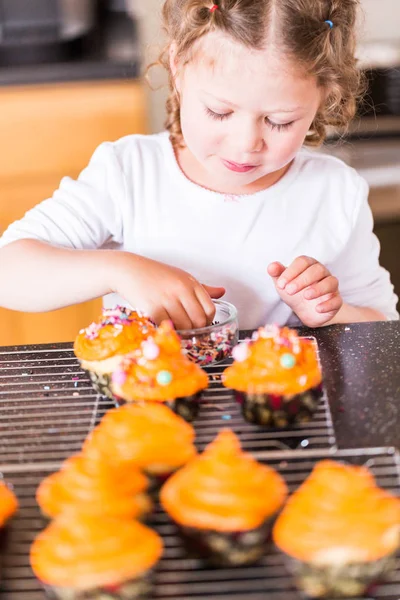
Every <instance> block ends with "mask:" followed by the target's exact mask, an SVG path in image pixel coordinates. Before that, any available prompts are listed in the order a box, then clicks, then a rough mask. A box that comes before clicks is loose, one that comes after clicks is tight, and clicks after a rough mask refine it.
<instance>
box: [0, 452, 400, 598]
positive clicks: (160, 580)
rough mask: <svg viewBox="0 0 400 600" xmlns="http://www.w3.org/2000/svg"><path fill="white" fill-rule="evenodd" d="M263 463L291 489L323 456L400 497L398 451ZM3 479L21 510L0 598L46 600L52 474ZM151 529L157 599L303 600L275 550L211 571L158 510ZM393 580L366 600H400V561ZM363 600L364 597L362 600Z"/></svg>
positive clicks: (302, 455)
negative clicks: (43, 507)
mask: <svg viewBox="0 0 400 600" xmlns="http://www.w3.org/2000/svg"><path fill="white" fill-rule="evenodd" d="M255 456H256V458H257V459H258V460H260V461H262V462H267V463H268V464H269V465H271V466H273V467H274V468H276V469H277V470H278V471H279V472H280V473H281V474H282V475H283V477H284V478H285V480H286V482H287V484H288V487H289V489H290V491H293V490H294V489H296V487H297V486H298V485H299V484H300V483H301V482H302V481H304V479H305V478H306V477H307V476H308V474H309V473H310V471H311V469H312V468H313V466H314V464H315V463H316V461H318V460H321V459H323V458H327V457H329V458H332V459H334V460H340V461H346V462H349V463H352V464H358V465H360V464H364V465H366V466H368V467H369V468H370V469H371V471H372V473H373V474H374V476H375V477H376V479H377V483H378V484H379V485H380V486H381V487H383V488H385V489H387V490H389V491H391V492H392V493H394V494H397V495H399V494H400V460H399V455H398V454H397V452H395V450H394V449H390V448H376V449H369V450H339V451H335V450H330V451H329V450H304V451H302V452H298V451H297V452H296V451H283V452H282V451H281V452H277V451H272V452H259V453H255ZM0 470H1V471H2V474H3V477H4V478H5V479H6V480H7V481H8V482H10V483H12V484H13V486H14V489H15V492H16V494H17V495H18V498H19V501H20V510H19V513H18V514H17V516H16V517H14V518H13V519H12V521H11V525H10V535H9V542H8V548H7V555H6V557H5V565H4V573H3V591H2V592H0V598H1V600H3V599H4V600H6V599H8V598H10V599H12V600H44V598H45V596H44V593H43V592H42V591H41V588H40V584H39V582H38V581H37V580H36V579H35V577H34V576H33V573H32V572H31V569H30V567H29V560H28V555H29V547H30V544H31V542H32V541H33V539H34V537H35V535H36V534H37V532H38V531H39V530H41V529H42V528H43V527H44V521H43V520H42V518H41V516H40V513H39V509H38V507H37V506H36V503H35V499H34V496H35V489H36V487H37V485H38V483H39V481H40V480H41V479H42V478H43V477H45V476H46V475H48V473H49V470H46V469H43V466H42V465H39V464H35V465H30V466H29V470H27V467H25V470H23V469H22V467H19V468H18V469H17V470H15V466H13V465H8V466H4V467H1V469H0ZM152 525H153V526H154V527H155V529H156V530H157V531H158V533H159V534H160V535H162V537H163V540H164V545H165V552H164V556H163V559H162V560H161V562H160V564H159V568H158V569H157V573H156V593H155V598H157V599H159V600H168V599H169V600H171V599H174V600H266V598H268V600H301V596H300V594H299V593H298V592H296V590H295V589H294V588H293V586H292V584H291V581H290V578H289V577H288V573H287V571H286V569H285V566H284V562H283V559H282V556H281V555H280V554H279V553H278V552H277V551H276V550H275V549H274V548H270V549H269V550H268V551H267V552H266V554H265V556H264V557H263V558H262V559H261V560H259V561H258V562H257V563H256V564H255V565H252V566H249V567H235V568H223V569H209V568H206V567H204V566H203V565H202V563H200V561H198V560H196V559H193V558H189V557H188V556H187V555H186V553H185V551H184V549H183V546H182V545H181V542H180V540H179V537H178V536H177V535H176V530H175V527H174V525H173V524H172V523H171V522H170V521H169V519H168V517H167V515H166V514H165V513H163V512H162V511H161V510H160V509H158V510H157V511H156V513H155V515H154V518H153V523H152ZM396 568H397V570H395V571H394V573H392V575H391V578H390V579H388V580H387V581H385V582H384V583H382V584H380V586H379V587H377V588H376V590H375V591H374V595H373V596H368V597H367V598H366V599H363V600H372V598H374V599H380V600H399V598H400V560H397V565H396ZM359 600H360V599H359Z"/></svg>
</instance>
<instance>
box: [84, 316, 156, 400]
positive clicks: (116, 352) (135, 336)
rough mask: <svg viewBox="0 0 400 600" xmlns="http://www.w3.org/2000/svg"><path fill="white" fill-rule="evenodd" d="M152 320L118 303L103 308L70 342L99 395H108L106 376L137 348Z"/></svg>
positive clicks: (150, 328) (108, 380)
mask: <svg viewBox="0 0 400 600" xmlns="http://www.w3.org/2000/svg"><path fill="white" fill-rule="evenodd" d="M154 330H155V326H154V324H153V322H152V321H151V320H150V319H149V318H148V317H146V316H144V315H142V314H141V313H139V312H136V311H130V310H129V309H127V308H125V307H121V306H117V307H115V308H112V309H103V314H102V317H101V318H100V319H99V320H98V321H97V322H95V323H92V324H91V325H89V327H87V328H86V329H82V330H81V331H80V332H79V334H78V336H77V338H76V340H75V344H74V352H75V355H76V357H77V358H78V359H79V362H80V364H81V367H82V369H85V370H86V371H87V372H88V374H89V377H90V379H91V381H92V384H93V387H94V389H95V390H96V392H98V393H99V394H102V395H104V396H108V397H109V398H112V395H111V392H110V388H109V384H110V375H111V373H112V371H113V370H114V369H115V368H116V367H117V365H118V362H119V361H120V359H121V356H124V355H125V354H127V353H128V352H132V350H135V349H136V348H138V347H139V346H140V344H141V342H142V341H143V340H145V339H146V338H147V336H148V335H150V333H152V332H154Z"/></svg>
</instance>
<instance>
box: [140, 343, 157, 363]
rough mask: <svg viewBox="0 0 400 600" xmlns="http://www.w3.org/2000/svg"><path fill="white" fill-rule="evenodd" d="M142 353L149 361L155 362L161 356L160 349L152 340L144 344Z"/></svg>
mask: <svg viewBox="0 0 400 600" xmlns="http://www.w3.org/2000/svg"><path fill="white" fill-rule="evenodd" d="M142 351H143V356H144V358H147V360H155V359H156V358H157V357H158V356H159V355H160V348H159V347H158V346H157V344H155V343H154V342H153V341H152V340H147V341H145V342H142Z"/></svg>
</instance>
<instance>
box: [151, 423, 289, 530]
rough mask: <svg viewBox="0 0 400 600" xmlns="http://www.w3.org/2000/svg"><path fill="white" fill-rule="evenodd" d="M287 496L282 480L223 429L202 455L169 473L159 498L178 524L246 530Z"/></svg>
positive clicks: (260, 521) (260, 520) (252, 527)
mask: <svg viewBox="0 0 400 600" xmlns="http://www.w3.org/2000/svg"><path fill="white" fill-rule="evenodd" d="M286 494H287V488H286V484H285V482H284V481H283V479H282V478H281V476H280V475H279V474H278V473H277V472H276V471H274V470H273V469H271V468H270V467H267V466H265V465H262V464H260V463H258V462H257V461H256V460H254V458H253V457H252V456H250V454H247V453H245V452H243V451H242V450H241V448H240V443H239V440H238V439H237V437H236V436H235V434H234V433H233V432H232V431H230V430H225V431H223V432H221V433H220V434H219V435H218V436H217V438H216V439H215V440H214V441H213V442H212V443H211V444H210V445H209V446H208V447H207V448H206V450H205V451H204V453H203V454H202V455H201V456H199V457H198V458H196V459H194V460H193V461H191V462H190V463H188V464H187V465H186V466H185V467H183V469H181V470H180V471H178V472H177V473H175V474H174V475H172V477H171V478H170V479H169V480H168V481H167V482H166V483H165V484H164V486H163V487H162V489H161V494H160V499H161V504H162V505H163V507H164V509H165V510H166V511H167V512H168V513H169V514H170V515H171V517H172V518H173V519H174V521H176V522H177V523H179V524H181V525H183V526H188V527H196V528H199V529H212V530H217V531H248V530H250V529H254V528H256V527H258V526H259V525H261V524H262V523H263V522H264V521H266V520H267V519H268V518H269V517H272V516H273V515H274V514H275V513H276V511H277V510H278V509H279V508H280V506H281V505H282V504H283V502H284V500H285V497H286Z"/></svg>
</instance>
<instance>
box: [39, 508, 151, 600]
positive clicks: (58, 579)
mask: <svg viewBox="0 0 400 600" xmlns="http://www.w3.org/2000/svg"><path fill="white" fill-rule="evenodd" d="M161 553H162V542H161V539H160V537H159V536H158V535H157V534H156V533H155V532H154V531H152V530H151V529H148V528H147V527H145V526H144V525H142V524H141V523H138V522H137V521H127V520H124V519H116V518H112V517H103V518H102V520H101V523H100V524H99V521H98V518H97V517H96V516H93V515H89V514H87V513H86V514H82V513H79V512H76V513H68V514H67V513H65V514H63V515H62V516H61V517H58V518H57V519H56V520H54V521H53V522H52V523H51V524H50V525H49V526H48V527H47V529H45V530H44V531H42V532H41V533H40V534H39V535H38V537H37V538H36V540H35V541H34V542H33V544H32V547H31V552H30V561H31V566H32V569H33V572H34V573H35V575H36V577H37V578H38V579H39V581H40V582H41V583H42V584H43V586H44V588H45V589H46V591H47V593H48V596H49V597H50V598H54V599H59V600H112V599H114V600H144V599H145V598H150V597H151V574H152V569H153V568H154V566H155V564H156V563H157V562H158V560H159V558H160V556H161Z"/></svg>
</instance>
